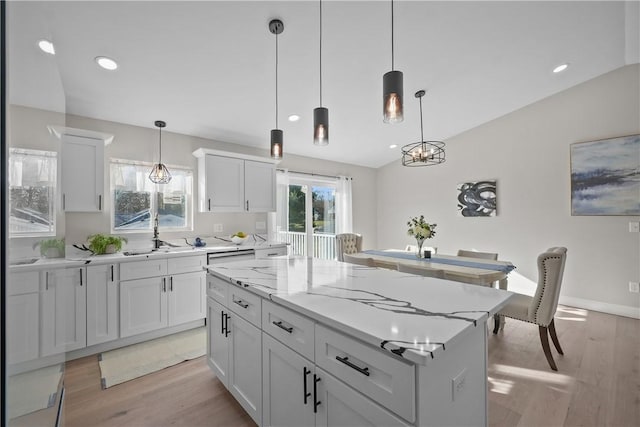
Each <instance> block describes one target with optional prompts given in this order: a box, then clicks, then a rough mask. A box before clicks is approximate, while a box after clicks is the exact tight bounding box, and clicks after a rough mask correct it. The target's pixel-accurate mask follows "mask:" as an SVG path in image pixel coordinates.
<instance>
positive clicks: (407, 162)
mask: <svg viewBox="0 0 640 427" xmlns="http://www.w3.org/2000/svg"><path fill="white" fill-rule="evenodd" d="M424 94H425V91H424V90H419V91H417V92H416V98H418V99H419V100H420V141H419V142H412V143H411V144H407V145H405V146H404V147H402V166H411V167H416V166H433V165H438V164H440V163H444V160H445V152H444V145H445V144H444V142H442V141H425V140H424V134H423V125H422V97H423V96H424Z"/></svg>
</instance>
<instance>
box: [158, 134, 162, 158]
mask: <svg viewBox="0 0 640 427" xmlns="http://www.w3.org/2000/svg"><path fill="white" fill-rule="evenodd" d="M158 163H162V128H160V160H159V161H158Z"/></svg>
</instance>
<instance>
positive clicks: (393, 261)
mask: <svg viewBox="0 0 640 427" xmlns="http://www.w3.org/2000/svg"><path fill="white" fill-rule="evenodd" d="M350 255H351V256H353V257H357V258H372V259H373V261H374V262H375V264H376V266H377V267H383V268H391V269H396V268H397V265H398V264H404V265H407V266H411V267H417V268H421V269H425V270H444V275H445V280H453V281H456V282H462V283H471V284H474V285H481V286H491V287H493V286H494V284H495V283H497V284H498V286H497V287H498V288H499V289H502V290H507V288H508V281H507V278H508V275H509V273H510V272H511V271H512V270H513V269H515V266H514V265H513V264H512V263H511V262H510V261H504V260H500V261H497V260H490V259H481V258H471V257H463V256H456V255H444V254H433V255H432V256H431V257H430V258H419V257H418V256H417V255H416V253H415V252H411V251H405V250H401V249H371V250H365V251H363V252H358V253H355V254H350Z"/></svg>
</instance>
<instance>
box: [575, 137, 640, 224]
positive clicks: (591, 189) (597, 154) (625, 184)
mask: <svg viewBox="0 0 640 427" xmlns="http://www.w3.org/2000/svg"><path fill="white" fill-rule="evenodd" d="M571 215H640V135H631V136H622V137H619V138H611V139H603V140H600V141H591V142H581V143H576V144H571Z"/></svg>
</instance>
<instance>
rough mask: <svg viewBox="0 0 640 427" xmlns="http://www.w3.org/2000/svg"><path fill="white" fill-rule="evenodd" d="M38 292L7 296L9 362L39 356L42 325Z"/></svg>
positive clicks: (23, 360)
mask: <svg viewBox="0 0 640 427" xmlns="http://www.w3.org/2000/svg"><path fill="white" fill-rule="evenodd" d="M38 298H39V296H38V294H37V293H33V294H25V295H16V296H10V297H8V298H7V306H6V307H7V319H6V321H7V325H9V326H10V327H9V328H7V359H8V360H9V363H19V362H25V361H27V360H32V359H37V358H38V339H39V337H40V325H39V322H38V320H39V319H40V314H39V303H38Z"/></svg>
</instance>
